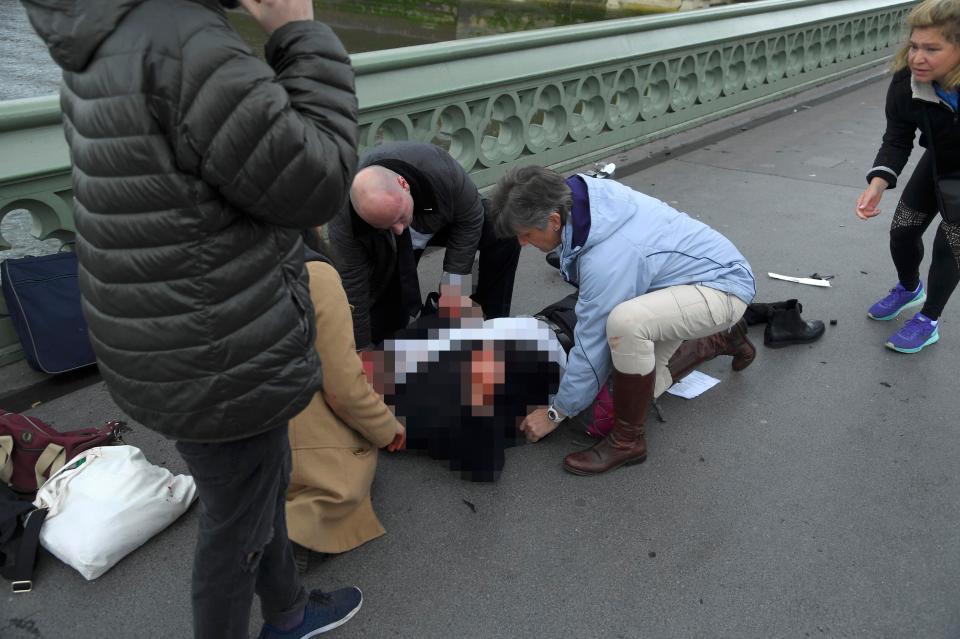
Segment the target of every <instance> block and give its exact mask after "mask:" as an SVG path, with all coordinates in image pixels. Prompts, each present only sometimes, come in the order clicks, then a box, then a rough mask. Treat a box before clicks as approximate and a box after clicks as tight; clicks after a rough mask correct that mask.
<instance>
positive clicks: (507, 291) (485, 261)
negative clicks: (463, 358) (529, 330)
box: [370, 217, 520, 343]
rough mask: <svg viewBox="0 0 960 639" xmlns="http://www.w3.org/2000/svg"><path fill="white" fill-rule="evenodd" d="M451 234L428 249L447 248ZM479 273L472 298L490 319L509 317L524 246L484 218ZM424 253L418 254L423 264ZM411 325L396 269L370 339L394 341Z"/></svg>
mask: <svg viewBox="0 0 960 639" xmlns="http://www.w3.org/2000/svg"><path fill="white" fill-rule="evenodd" d="M448 236H449V233H448V232H447V231H440V232H439V233H437V234H436V235H434V236H433V237H432V238H430V241H429V242H428V243H427V246H446V245H447V237H448ZM478 249H479V252H480V261H479V273H478V277H477V286H476V290H475V291H474V293H473V295H471V296H470V297H471V298H472V299H473V301H474V302H476V303H477V304H478V305H479V306H480V308H481V309H482V310H483V316H484V318H486V319H493V318H495V317H508V316H509V315H510V302H511V300H512V299H513V282H514V279H515V278H516V275H517V264H518V263H519V261H520V243H519V242H517V239H516V238H515V237H508V238H500V237H497V236H496V234H495V233H494V231H493V223H492V222H490V220H489V219H487V218H486V217H484V222H483V231H482V232H481V234H480V245H479V247H478ZM422 255H423V250H417V251H414V256H415V258H416V260H417V262H418V263H419V261H420V257H421V256H422ZM409 322H410V318H409V317H408V315H407V313H406V311H405V310H404V309H403V304H402V303H401V301H400V277H399V273H398V269H397V268H394V269H393V276H392V281H391V282H390V283H389V285H387V286H386V287H384V292H383V294H382V295H381V296H380V297H379V298H377V299H375V300H373V303H372V304H371V305H370V340H371V341H372V342H373V343H378V342H382V341H383V340H385V339H390V337H392V336H393V334H394V333H396V332H397V331H399V330H401V329H403V328H406V326H407V324H408V323H409Z"/></svg>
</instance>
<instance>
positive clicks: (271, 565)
mask: <svg viewBox="0 0 960 639" xmlns="http://www.w3.org/2000/svg"><path fill="white" fill-rule="evenodd" d="M176 447H177V451H178V452H179V453H180V455H181V456H182V457H183V459H184V461H186V462H187V467H188V468H189V469H190V473H191V474H192V475H193V478H194V480H196V482H197V494H198V496H199V508H200V513H199V515H200V525H199V532H198V536H197V548H196V553H195V555H194V562H193V588H192V593H193V632H194V637H195V638H196V639H213V638H220V637H222V638H224V639H237V638H239V637H248V636H249V632H250V629H249V626H250V605H251V603H252V601H253V594H254V592H256V594H257V595H258V596H259V597H260V607H261V610H262V611H263V618H264V619H265V620H266V621H267V623H270V624H273V625H283V624H286V623H288V622H291V621H296V620H298V619H299V618H300V616H301V613H302V611H303V608H304V606H305V605H306V601H307V595H306V591H305V590H304V588H303V586H302V585H301V584H300V578H299V576H298V574H297V568H296V564H295V563H294V560H293V548H292V546H291V545H290V540H289V539H288V538H287V520H286V515H285V513H284V501H285V496H286V491H287V484H288V483H289V482H290V465H291V462H290V440H289V439H288V436H287V426H286V425H283V426H281V427H279V428H274V429H272V430H270V431H267V432H266V433H262V434H260V435H256V436H254V437H250V438H247V439H241V440H238V441H232V442H223V443H209V444H200V443H195V442H183V441H178V442H177V444H176Z"/></svg>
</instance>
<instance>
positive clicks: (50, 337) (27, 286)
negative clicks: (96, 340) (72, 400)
mask: <svg viewBox="0 0 960 639" xmlns="http://www.w3.org/2000/svg"><path fill="white" fill-rule="evenodd" d="M0 278H2V280H3V297H4V299H5V300H6V303H7V311H8V312H9V313H10V319H11V320H13V327H14V330H16V332H17V337H19V338H20V344H21V345H22V346H23V352H24V354H25V355H26V358H27V363H28V364H30V366H31V367H32V368H34V369H36V370H38V371H42V372H44V373H65V372H67V371H71V370H74V369H77V368H81V367H83V366H90V365H91V364H94V363H95V362H96V357H95V356H94V354H93V349H92V348H91V347H90V338H89V337H88V335H87V322H86V321H85V320H84V319H83V313H82V312H81V310H80V285H79V283H78V281H77V256H76V255H75V254H74V253H72V252H61V253H56V254H54V255H44V256H42V257H21V258H16V259H10V260H4V261H3V262H2V263H0Z"/></svg>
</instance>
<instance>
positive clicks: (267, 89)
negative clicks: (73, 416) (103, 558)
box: [22, 0, 359, 637]
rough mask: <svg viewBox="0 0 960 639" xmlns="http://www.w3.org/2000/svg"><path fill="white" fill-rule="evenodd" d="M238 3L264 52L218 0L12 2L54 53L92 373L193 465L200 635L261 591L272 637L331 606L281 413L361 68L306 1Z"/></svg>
mask: <svg viewBox="0 0 960 639" xmlns="http://www.w3.org/2000/svg"><path fill="white" fill-rule="evenodd" d="M242 1H243V4H244V6H245V8H246V9H247V10H248V11H249V12H250V13H251V14H252V15H253V17H254V18H255V19H256V21H257V22H258V23H259V24H260V25H261V26H262V27H263V28H264V30H265V31H267V33H269V34H270V38H269V40H268V42H267V45H266V60H267V62H266V63H264V62H263V61H262V60H260V59H258V58H257V57H256V56H255V55H254V54H253V52H252V51H251V50H250V48H249V47H248V46H247V45H246V44H245V43H244V42H243V40H242V39H241V38H240V37H239V35H238V34H237V32H236V31H235V30H234V29H233V28H232V27H231V26H230V23H229V22H228V20H227V15H226V13H225V12H224V8H223V7H222V6H220V4H219V3H218V2H217V1H216V0H111V1H109V2H107V1H105V0H71V1H70V2H50V1H49V0H22V2H23V4H24V6H25V8H26V10H27V13H28V16H29V18H30V21H31V23H32V24H33V26H34V28H35V29H36V31H37V33H38V34H39V35H40V37H41V38H42V39H43V40H44V41H45V42H46V44H47V46H48V48H49V50H50V54H51V55H52V57H53V59H54V60H55V61H56V62H57V64H59V65H60V67H61V68H62V69H63V85H62V90H61V106H62V110H63V122H64V129H65V132H66V138H67V142H68V144H69V146H70V156H71V160H72V163H73V186H74V198H75V202H76V214H75V221H76V229H77V238H76V239H77V254H78V258H79V264H80V271H79V276H80V287H81V293H82V298H83V310H84V314H85V316H86V319H87V323H88V325H89V329H90V339H91V343H92V344H93V348H94V351H95V353H96V355H97V359H98V363H99V366H100V371H101V373H102V375H103V378H104V380H105V382H106V385H107V388H108V389H109V390H110V393H111V395H112V396H113V398H114V400H115V401H116V402H117V404H118V405H119V406H120V407H121V408H122V409H123V410H124V411H125V412H127V413H128V414H129V415H130V416H132V417H133V418H134V419H136V420H137V421H139V422H141V423H143V424H144V425H145V426H147V427H148V428H151V429H153V430H156V431H158V432H159V433H162V434H163V435H165V436H167V437H169V438H172V439H175V440H177V449H178V451H179V452H180V453H181V455H182V456H183V457H184V459H185V460H186V462H187V465H188V467H189V468H190V471H191V473H192V474H193V476H194V478H195V479H196V482H197V487H198V493H199V498H200V503H201V512H200V537H199V541H198V545H197V555H196V559H195V562H196V563H195V567H194V584H193V601H194V631H195V634H196V636H197V637H240V636H247V633H248V624H249V622H248V619H249V614H250V604H251V599H252V596H253V593H254V589H255V586H256V591H257V592H258V593H259V594H260V595H261V602H262V610H263V614H264V618H265V619H266V620H267V621H268V622H269V624H270V627H269V628H265V630H264V635H263V636H274V635H272V634H270V633H274V632H278V630H277V628H286V627H288V626H292V625H296V624H299V623H301V619H304V611H305V610H306V616H307V618H306V619H305V620H304V621H303V623H308V622H309V623H314V622H316V619H315V617H316V615H317V614H326V613H330V612H331V611H332V610H333V608H332V607H331V606H330V605H329V604H328V605H326V606H319V604H317V601H319V599H318V598H316V597H312V598H311V603H310V605H309V606H308V605H307V599H308V598H307V595H306V593H305V591H304V589H303V588H302V586H301V585H300V582H299V580H298V578H297V575H296V567H295V565H294V563H293V557H292V553H291V550H290V544H289V541H288V540H287V537H286V526H285V520H284V518H283V515H284V499H283V497H284V492H285V489H286V485H287V482H288V481H289V473H290V452H289V443H288V438H287V421H288V420H289V419H290V418H291V417H293V416H294V415H296V414H298V413H299V412H300V411H302V410H303V408H304V407H305V406H306V405H307V403H308V402H309V401H310V399H311V397H312V396H313V394H314V392H315V391H316V390H317V388H318V387H319V385H320V382H321V371H320V366H319V360H318V357H317V354H316V352H315V350H314V347H313V341H314V333H315V330H314V326H313V320H312V318H313V316H314V312H313V307H312V305H311V301H310V296H309V291H308V287H307V277H306V273H305V270H304V262H303V252H304V249H303V243H302V240H301V232H302V231H303V230H304V229H306V228H309V227H315V226H318V225H320V224H323V223H325V222H326V221H327V220H328V219H329V218H331V217H332V216H333V215H334V214H335V213H336V212H337V211H338V210H339V208H340V207H341V206H342V205H343V203H344V201H345V200H346V197H347V193H348V189H349V185H350V180H351V176H352V173H353V171H354V167H355V166H356V162H357V155H356V137H357V124H356V119H357V101H356V96H355V92H354V85H353V72H352V69H351V67H350V62H349V58H348V56H347V53H346V51H345V50H344V49H343V46H342V45H341V43H340V42H339V40H338V39H337V37H336V36H335V35H334V34H333V32H332V31H331V30H330V29H329V28H328V27H327V26H325V25H322V24H319V23H317V22H314V21H313V6H312V4H311V3H310V1H309V0H274V1H271V2H262V3H261V2H256V1H253V0H242ZM224 4H227V2H226V1H225V2H224ZM230 4H233V5H235V1H234V2H231V3H230ZM346 590H348V591H347V592H344V591H339V592H340V595H338V596H339V597H340V598H341V599H342V598H344V597H345V598H347V599H350V600H351V602H353V603H351V604H350V606H351V607H352V609H353V610H355V609H356V608H358V607H359V591H358V590H356V589H345V591H346ZM335 603H337V602H335ZM339 603H340V604H342V603H343V602H339ZM337 605H339V604H337ZM318 610H320V613H318V612H317V611H318ZM346 613H350V614H352V613H351V612H350V610H347V611H346V612H345V613H344V614H346ZM311 620H312V621H311ZM315 627H321V626H317V625H315V626H311V628H315ZM301 634H304V633H301ZM276 636H287V635H282V634H278V635H276ZM290 636H293V635H290ZM297 636H300V635H297Z"/></svg>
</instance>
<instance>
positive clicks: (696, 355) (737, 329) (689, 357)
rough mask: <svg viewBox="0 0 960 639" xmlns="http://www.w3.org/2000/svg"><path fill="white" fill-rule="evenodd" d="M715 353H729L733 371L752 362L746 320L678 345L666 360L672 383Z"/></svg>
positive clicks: (755, 353)
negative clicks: (731, 358) (667, 360)
mask: <svg viewBox="0 0 960 639" xmlns="http://www.w3.org/2000/svg"><path fill="white" fill-rule="evenodd" d="M717 355H733V364H732V366H733V370H735V371H742V370H743V369H745V368H746V367H747V366H749V365H750V364H752V363H753V358H754V357H756V355H757V349H756V348H755V347H754V346H753V344H752V343H751V342H750V339H749V338H748V337H747V322H746V321H745V320H743V319H741V320H740V321H739V322H737V323H736V324H734V325H733V326H732V327H730V328H728V329H727V330H725V331H720V332H719V333H714V334H713V335H708V336H707V337H701V338H699V339H688V340H687V341H685V342H683V343H682V344H680V348H678V349H677V350H676V352H674V354H673V355H672V356H671V357H670V361H669V362H667V368H668V369H670V376H671V377H672V378H673V381H674V382H678V381H680V380H681V379H683V378H684V377H686V376H687V375H688V374H689V373H690V372H691V371H693V369H695V368H696V367H697V366H699V365H700V364H702V363H703V362H706V361H708V360H711V359H713V358H714V357H716V356H717Z"/></svg>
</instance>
